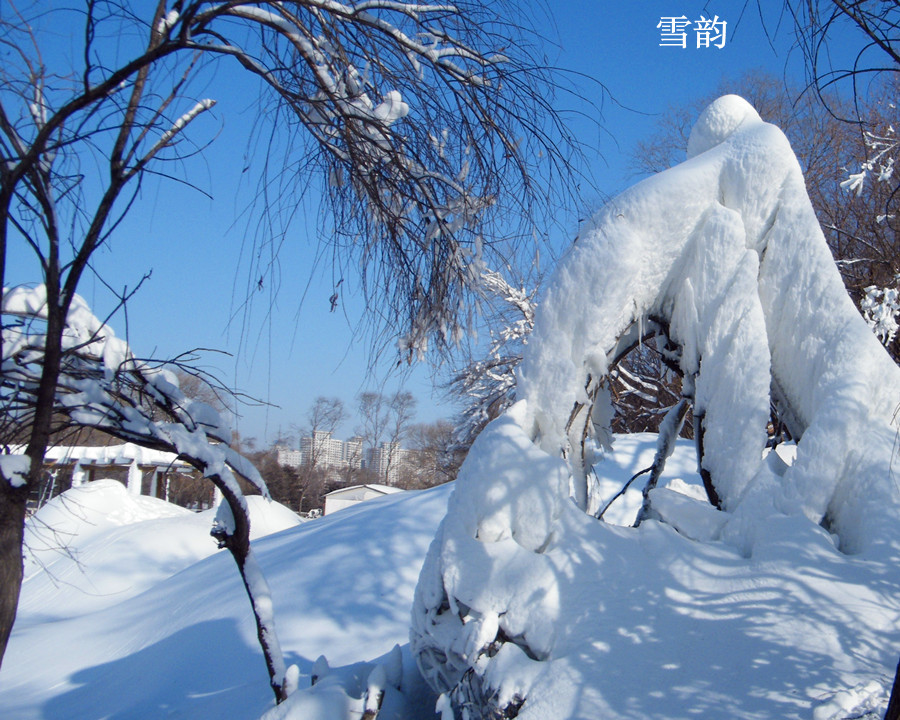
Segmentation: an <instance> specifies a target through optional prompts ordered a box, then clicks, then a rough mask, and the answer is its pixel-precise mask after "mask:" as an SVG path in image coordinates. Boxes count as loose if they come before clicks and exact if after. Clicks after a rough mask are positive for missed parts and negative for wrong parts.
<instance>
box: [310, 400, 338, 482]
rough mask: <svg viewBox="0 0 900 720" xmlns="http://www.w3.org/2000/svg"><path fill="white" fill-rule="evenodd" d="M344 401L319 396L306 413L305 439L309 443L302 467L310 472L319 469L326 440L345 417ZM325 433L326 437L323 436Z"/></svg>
mask: <svg viewBox="0 0 900 720" xmlns="http://www.w3.org/2000/svg"><path fill="white" fill-rule="evenodd" d="M346 414H347V413H346V410H345V409H344V401H343V400H341V399H340V398H336V397H331V398H329V397H324V396H321V395H320V396H319V397H317V398H316V399H315V400H314V401H313V404H312V405H310V407H309V410H307V412H306V427H305V432H306V437H307V438H308V439H309V442H307V443H304V444H303V446H304V447H305V448H306V450H305V451H304V456H303V467H304V469H309V470H311V471H314V470H317V469H320V467H321V464H322V460H323V457H324V455H325V452H326V444H325V442H326V441H327V440H330V439H331V435H332V433H334V431H335V430H337V428H338V426H339V425H340V424H341V423H342V422H343V421H344V418H345V417H346ZM326 433H327V436H326V435H325V434H326Z"/></svg>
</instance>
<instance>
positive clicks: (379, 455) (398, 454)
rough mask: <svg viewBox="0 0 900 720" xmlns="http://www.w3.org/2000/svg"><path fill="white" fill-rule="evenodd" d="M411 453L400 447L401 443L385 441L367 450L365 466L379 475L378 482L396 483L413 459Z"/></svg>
mask: <svg viewBox="0 0 900 720" xmlns="http://www.w3.org/2000/svg"><path fill="white" fill-rule="evenodd" d="M411 453H412V451H410V450H407V449H406V448H402V447H400V443H389V442H383V443H381V445H379V446H378V447H373V448H369V449H368V450H367V451H366V463H365V467H366V468H368V469H369V470H371V471H372V472H373V473H374V474H375V475H376V476H377V477H378V482H382V483H385V484H387V485H396V484H397V482H398V481H399V480H400V477H401V475H402V473H403V471H404V470H405V469H406V467H407V465H408V464H409V461H410V460H411V459H412V455H411Z"/></svg>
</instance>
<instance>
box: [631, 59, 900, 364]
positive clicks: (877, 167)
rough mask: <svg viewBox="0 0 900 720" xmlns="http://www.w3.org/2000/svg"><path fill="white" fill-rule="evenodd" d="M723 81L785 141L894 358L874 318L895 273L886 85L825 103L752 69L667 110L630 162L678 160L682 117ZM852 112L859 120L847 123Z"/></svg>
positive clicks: (890, 92) (898, 252)
mask: <svg viewBox="0 0 900 720" xmlns="http://www.w3.org/2000/svg"><path fill="white" fill-rule="evenodd" d="M726 88H727V90H728V91H730V92H736V93H737V94H739V95H741V96H742V97H745V98H747V99H748V101H749V102H751V104H752V105H753V106H754V107H755V108H756V109H757V110H758V112H759V114H760V116H761V117H762V118H763V119H764V120H766V121H767V122H771V123H773V124H775V125H777V126H778V127H780V128H781V129H782V131H783V132H784V133H785V135H786V136H787V138H788V140H790V142H791V147H792V149H793V151H794V153H795V154H796V156H797V160H798V161H799V162H800V166H801V167H802V168H803V173H804V179H805V180H806V186H807V191H808V193H809V199H810V201H811V203H812V205H813V208H814V209H815V211H816V216H817V217H818V219H819V223H820V225H821V226H822V230H823V232H824V233H825V238H826V239H827V241H828V245H829V247H830V248H831V251H832V254H833V255H834V258H835V262H836V263H837V265H838V269H839V270H840V272H841V276H842V277H843V278H844V284H845V286H846V287H847V290H848V291H849V292H850V295H851V297H852V298H853V299H854V301H855V302H856V303H857V304H858V305H859V307H860V310H861V311H862V312H863V314H864V316H865V317H866V318H867V319H868V320H869V321H870V325H872V327H873V329H875V330H876V333H877V334H878V335H879V337H881V338H882V340H887V341H888V342H887V343H886V347H887V348H888V351H889V352H890V353H891V355H892V357H894V359H895V360H898V359H900V345H897V344H896V343H894V342H893V337H892V336H891V334H890V328H889V327H887V326H885V325H884V324H883V321H888V320H889V318H891V317H893V315H892V313H891V309H890V288H892V287H894V286H895V276H896V275H897V273H900V243H898V237H897V228H898V227H900V224H898V221H897V219H896V217H895V216H896V211H895V205H896V203H897V201H898V199H900V196H898V195H897V193H895V188H896V180H897V177H894V176H893V173H892V171H891V168H892V166H893V160H892V158H893V155H894V154H895V151H896V145H895V144H894V143H892V142H891V140H890V139H891V137H892V136H893V133H894V130H893V128H894V126H895V125H897V123H898V122H900V117H898V115H897V108H896V102H895V99H896V95H897V92H896V91H897V87H896V83H895V82H888V81H884V82H878V83H874V84H873V85H872V86H871V87H870V90H869V97H868V98H867V99H866V100H862V99H860V100H859V101H857V102H856V103H855V104H854V103H851V102H849V101H848V100H842V99H841V98H840V96H838V95H836V94H835V93H833V92H830V93H823V95H822V98H823V99H824V100H825V102H827V106H826V105H825V104H823V102H822V101H821V100H820V98H819V97H817V96H816V95H815V94H813V93H810V92H804V88H802V87H800V86H798V85H795V84H792V83H789V82H785V81H784V80H783V79H781V78H776V77H772V76H769V75H767V74H764V73H761V72H759V71H753V72H750V73H747V74H746V75H744V76H742V77H741V78H739V79H737V80H736V81H733V82H729V83H727V84H723V85H722V87H721V88H720V92H718V93H716V94H714V95H712V96H710V97H707V98H704V99H702V100H701V101H699V102H695V103H691V104H689V105H686V106H684V107H678V108H672V109H670V110H669V111H668V112H667V113H666V114H665V116H663V118H662V119H661V120H660V122H659V125H658V129H657V131H656V132H655V133H654V134H653V135H652V136H651V137H650V138H648V139H646V140H644V141H641V142H639V143H638V144H637V145H636V147H635V152H634V158H633V165H634V167H635V169H636V170H638V171H640V172H641V173H654V172H661V171H662V170H665V169H666V168H668V167H671V166H672V165H674V164H675V163H677V162H680V161H681V160H683V159H684V147H685V144H686V142H687V138H688V135H689V133H690V130H691V124H692V119H693V118H694V117H696V115H697V114H698V113H699V112H700V111H701V110H702V109H703V107H704V106H705V105H706V104H708V103H709V102H711V101H712V100H713V99H714V98H715V97H716V96H718V95H722V94H724V93H725V90H726ZM857 115H858V116H859V117H860V119H861V122H860V121H855V120H853V119H854V118H856V117H857ZM885 289H888V293H887V295H885V294H884V292H883V291H884V290H885ZM882 301H884V302H882Z"/></svg>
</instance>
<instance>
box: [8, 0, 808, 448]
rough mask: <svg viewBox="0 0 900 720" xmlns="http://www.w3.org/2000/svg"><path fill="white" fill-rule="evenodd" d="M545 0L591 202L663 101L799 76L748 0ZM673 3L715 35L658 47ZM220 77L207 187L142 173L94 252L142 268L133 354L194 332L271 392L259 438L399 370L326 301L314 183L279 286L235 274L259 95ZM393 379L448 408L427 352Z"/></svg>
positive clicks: (257, 390)
mask: <svg viewBox="0 0 900 720" xmlns="http://www.w3.org/2000/svg"><path fill="white" fill-rule="evenodd" d="M763 1H764V2H766V4H767V7H768V5H769V4H771V6H772V8H773V13H774V12H775V8H777V7H778V6H779V5H780V3H776V2H771V3H769V0H763ZM547 4H548V8H547V9H548V11H549V13H550V15H551V16H552V22H548V23H547V29H546V34H547V35H548V36H549V37H550V39H551V42H550V43H549V44H548V48H547V55H548V58H549V59H550V61H551V62H555V63H556V64H558V65H559V66H561V67H564V68H567V69H570V70H572V71H574V72H576V73H581V74H583V75H585V76H589V77H592V78H595V79H596V80H597V81H598V82H600V83H602V84H603V85H604V86H605V88H606V91H608V93H609V94H610V96H611V98H612V99H611V98H610V97H606V98H604V97H603V93H602V91H601V88H600V87H599V86H598V85H596V84H594V83H590V82H588V81H586V80H585V81H582V80H578V79H577V78H575V77H574V76H573V79H572V82H573V83H575V84H576V85H577V87H578V88H579V89H580V92H582V93H583V94H585V95H586V96H587V97H589V98H590V99H591V100H593V101H595V102H596V103H598V104H600V103H602V108H603V116H602V117H601V118H599V122H600V129H598V127H597V126H596V125H594V124H592V123H589V122H586V121H576V120H573V123H575V124H574V125H573V127H574V128H575V130H576V132H577V133H578V134H579V136H580V138H581V140H582V141H583V142H584V143H585V145H586V148H587V151H588V155H589V159H590V162H591V164H592V166H593V171H594V175H595V177H596V180H597V188H596V190H594V191H592V192H590V193H589V195H588V199H589V201H590V202H594V203H599V202H600V198H601V197H603V196H609V195H613V194H615V193H616V192H618V191H620V190H622V189H624V188H625V187H627V185H629V184H631V183H632V182H633V181H634V177H633V176H632V175H630V171H629V169H628V159H629V154H630V152H631V150H632V148H633V146H634V143H635V142H636V141H637V140H639V139H640V138H641V137H645V136H646V135H647V134H649V133H650V132H652V130H653V127H654V123H655V122H656V120H657V117H658V114H660V113H663V112H664V111H665V110H666V109H667V108H668V107H670V106H673V105H680V104H684V103H689V102H691V101H692V100H694V99H695V98H697V97H699V96H704V95H707V94H709V93H711V92H712V91H713V90H715V89H716V88H717V87H719V86H720V85H722V84H723V83H725V84H726V85H727V83H728V81H729V80H733V79H736V78H738V77H740V76H741V75H742V74H743V73H744V72H745V71H747V70H749V69H752V68H764V69H767V70H768V71H770V72H772V73H774V74H776V75H782V74H785V73H787V74H789V75H791V76H793V77H795V78H798V79H799V78H800V77H801V76H802V66H801V63H800V58H799V56H798V53H797V52H794V53H791V46H792V42H793V38H792V35H791V28H790V27H789V23H788V22H787V20H785V21H784V22H785V23H786V24H785V25H784V26H783V27H781V28H779V29H777V31H776V25H777V16H776V15H774V14H773V15H772V16H771V17H768V18H767V23H768V24H769V31H770V34H773V35H774V38H773V40H774V46H773V45H772V44H770V42H769V40H768V39H767V38H766V35H765V33H764V32H763V28H762V26H761V23H760V21H759V18H758V14H757V8H756V4H755V0H751V2H750V3H749V6H748V7H747V8H746V10H744V0H724V1H722V2H712V1H710V2H698V1H696V0H632V1H631V2H620V1H617V2H612V1H611V0H570V1H569V2H556V1H555V0H548V3H547ZM742 11H743V18H741V15H742ZM680 15H685V16H687V17H688V18H689V19H690V20H696V19H699V17H700V16H701V15H704V16H706V17H713V16H718V18H719V19H720V20H724V21H725V22H726V23H727V26H726V27H727V29H726V41H725V46H724V47H723V48H721V49H719V48H714V47H710V48H700V49H698V48H696V47H694V46H693V44H694V42H695V40H694V38H695V36H694V34H693V31H689V36H688V47H687V48H685V49H682V48H677V47H660V45H659V43H660V39H661V36H660V30H659V29H657V24H658V23H659V22H660V20H661V18H663V17H668V16H680ZM739 20H740V22H739ZM542 22H543V21H542ZM554 26H555V27H554ZM61 52H62V50H61ZM236 77H239V75H238V74H236ZM222 87H223V85H222V84H221V83H215V84H211V85H210V89H209V94H210V96H211V97H214V98H216V99H218V100H220V105H219V107H218V108H217V109H216V110H215V111H214V112H213V113H212V114H211V116H210V118H208V119H206V120H205V121H204V122H206V125H205V127H203V128H202V129H203V132H204V133H206V135H207V136H210V137H212V136H215V139H214V140H213V142H212V143H211V145H210V146H209V147H208V148H207V150H206V151H205V152H204V157H203V159H202V160H196V161H192V162H191V165H190V174H191V178H192V180H193V181H194V183H195V184H196V185H197V186H199V187H200V188H202V189H203V190H204V191H205V192H206V193H208V194H209V195H211V196H212V199H210V198H209V197H206V196H205V195H204V194H203V193H201V192H199V191H197V190H194V189H191V188H188V187H185V186H183V185H177V184H172V183H168V184H150V185H149V186H148V187H147V188H146V189H145V190H144V191H143V192H142V195H141V197H140V201H139V203H138V204H137V205H136V206H135V209H134V211H133V212H132V213H131V215H130V217H129V218H128V220H127V221H126V222H125V223H123V225H122V226H121V228H120V229H119V231H118V235H117V237H116V238H115V240H114V241H113V243H112V245H111V247H110V249H108V250H104V251H103V252H102V253H101V254H100V255H99V256H98V257H97V259H96V263H95V264H96V267H97V270H98V272H99V274H100V275H101V276H102V277H105V278H106V279H107V280H109V281H111V282H112V284H113V285H115V286H116V287H117V288H122V287H123V286H126V285H127V286H128V287H134V285H135V284H136V283H137V282H138V281H139V280H140V279H141V277H142V275H143V274H144V273H145V272H147V271H150V270H152V276H151V278H150V279H149V280H148V281H146V282H145V283H144V286H143V287H142V288H141V290H140V292H139V293H138V294H137V295H136V296H135V297H134V298H133V299H132V300H131V302H130V304H129V309H128V316H127V327H128V336H129V339H130V341H131V343H132V346H133V349H134V351H135V353H136V354H137V355H139V356H149V355H153V356H157V357H165V356H172V355H176V354H178V353H180V352H183V351H186V350H189V349H191V348H195V347H206V348H215V349H218V350H223V351H226V352H230V353H232V355H233V357H231V358H227V357H224V356H209V357H208V358H207V362H206V365H207V367H209V368H211V369H214V370H215V371H216V372H217V374H219V375H220V376H221V377H222V378H223V379H224V380H225V381H226V382H227V383H229V384H231V385H234V386H236V387H237V388H238V389H239V390H242V391H244V392H246V393H248V394H249V395H252V396H254V397H257V398H261V399H263V400H268V401H269V402H271V403H275V404H277V405H279V406H280V408H279V407H267V408H252V407H245V408H242V410H241V412H242V417H241V418H239V420H238V423H237V426H238V429H239V430H240V432H241V433H242V435H244V436H246V437H255V438H257V440H258V441H259V442H260V443H261V444H267V443H268V442H270V441H271V440H273V439H274V437H275V436H276V435H277V433H278V432H279V431H287V430H288V429H289V428H290V425H291V424H292V423H298V424H302V423H303V419H304V414H305V412H306V410H307V408H308V407H309V405H310V404H311V402H312V401H313V399H314V398H315V397H316V396H318V395H329V396H338V397H341V398H342V399H343V400H344V401H345V402H346V403H348V405H350V406H352V404H353V398H354V397H355V395H356V394H357V393H358V392H360V391H361V390H363V389H369V388H371V389H378V390H384V391H391V390H393V389H395V388H396V387H398V385H399V382H400V380H399V378H396V377H386V373H387V369H388V368H389V367H390V366H391V365H392V364H393V363H394V362H395V358H394V357H389V356H390V353H386V357H385V359H384V362H382V363H380V364H379V365H378V367H377V368H376V372H375V375H374V377H372V376H370V375H369V374H368V372H367V370H368V367H369V362H368V357H367V353H366V351H367V347H368V346H367V342H366V340H365V339H354V338H355V336H354V327H355V325H356V324H357V323H358V321H359V317H360V307H361V299H360V298H359V296H358V293H354V291H353V285H352V283H350V282H348V283H346V284H345V285H344V286H343V288H342V289H343V290H344V294H343V296H342V300H341V307H340V309H339V311H338V312H334V313H331V312H329V302H328V298H329V296H330V295H331V294H332V291H333V284H334V282H335V278H334V277H333V276H332V272H331V269H330V267H329V265H328V263H327V261H326V262H323V263H319V266H318V269H316V267H315V266H316V260H315V255H316V245H315V229H316V224H317V223H318V222H319V219H318V216H317V212H316V209H317V202H318V198H317V197H316V196H315V193H314V192H313V193H311V194H310V196H309V197H308V201H307V207H304V208H302V209H301V212H300V214H299V217H298V219H297V220H296V221H295V223H294V225H293V228H292V234H291V237H290V241H289V242H287V243H285V245H284V246H283V247H282V248H281V251H280V254H279V258H278V272H277V273H276V278H277V280H276V283H275V284H276V285H277V287H273V283H272V279H271V278H266V279H264V282H263V286H262V289H259V288H258V287H256V286H255V283H256V279H257V278H255V277H254V278H253V279H250V278H249V277H248V274H247V267H248V265H247V256H246V253H247V252H248V251H249V250H250V244H249V241H248V242H247V243H245V242H244V240H243V239H244V238H245V237H250V234H249V233H251V232H253V230H254V227H253V226H252V224H251V225H249V226H248V220H247V217H246V216H241V212H242V211H243V210H244V209H245V208H246V206H247V204H248V201H249V198H250V196H251V193H252V192H253V191H254V190H255V184H254V183H253V181H252V180H251V179H250V178H248V177H247V175H248V174H245V173H242V169H243V168H244V167H246V163H247V159H246V149H247V136H248V133H249V131H250V127H251V123H252V118H253V116H254V113H255V112H256V111H257V108H256V105H255V103H254V100H253V91H252V88H250V89H249V92H248V89H247V88H245V87H243V86H242V85H240V84H239V83H237V84H235V86H233V87H227V88H226V96H221V95H220V94H217V93H221V92H222ZM570 104H571V103H569V102H568V101H565V100H564V101H563V105H570ZM198 127H199V126H198ZM200 136H201V137H202V136H203V135H202V134H201V135H200ZM561 226H562V228H563V230H562V234H563V236H565V235H566V234H567V233H570V234H571V236H572V237H574V234H575V231H576V227H577V223H576V218H575V217H574V216H573V217H571V218H568V219H564V220H563V221H562V222H561ZM563 242H564V239H563ZM10 270H11V273H10V275H11V277H10V278H9V279H10V280H11V281H13V282H24V281H34V280H35V279H36V278H35V277H34V276H33V275H30V273H32V272H33V270H32V269H31V268H30V267H29V266H28V265H27V264H26V263H24V262H22V261H20V260H17V259H16V258H15V257H14V258H13V259H12V261H11V268H10ZM251 286H252V287H253V288H254V289H253V290H252V291H251V292H252V294H253V295H254V304H253V306H252V309H253V312H252V313H251V314H250V315H249V316H245V314H244V313H243V311H242V307H241V303H242V301H243V299H244V298H245V297H246V295H247V292H248V287H251ZM276 291H277V292H276ZM80 292H81V294H82V295H83V296H85V298H86V299H87V300H88V301H89V302H90V303H92V304H93V305H94V306H95V307H96V308H97V310H98V312H104V311H105V309H106V308H107V307H108V306H109V293H108V291H107V290H106V289H105V288H104V287H103V285H102V284H101V283H100V282H99V281H97V280H95V279H93V278H90V277H88V278H86V279H85V280H84V281H83V283H82V285H81V288H80ZM111 324H112V326H113V328H114V329H115V330H116V332H117V334H119V335H124V334H125V327H126V319H125V317H124V316H123V315H122V314H119V315H117V316H116V317H115V318H113V320H112V322H111ZM405 386H406V388H407V389H410V390H411V391H412V392H414V393H415V394H416V396H417V397H418V399H419V415H418V417H419V419H420V420H422V421H430V420H433V419H436V418H438V417H449V416H451V415H452V414H453V412H454V409H453V408H452V407H451V406H449V405H447V404H446V403H445V404H441V403H440V397H439V394H438V395H434V394H433V393H432V382H431V379H430V375H429V372H428V370H427V368H424V367H423V368H419V369H416V370H415V371H414V372H412V374H411V375H410V376H409V377H408V378H407V379H406V385H405ZM353 425H354V423H353V421H352V420H351V421H349V422H347V423H345V425H344V427H343V428H341V430H340V431H339V434H340V435H343V436H349V435H350V434H351V433H352V430H353Z"/></svg>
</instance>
